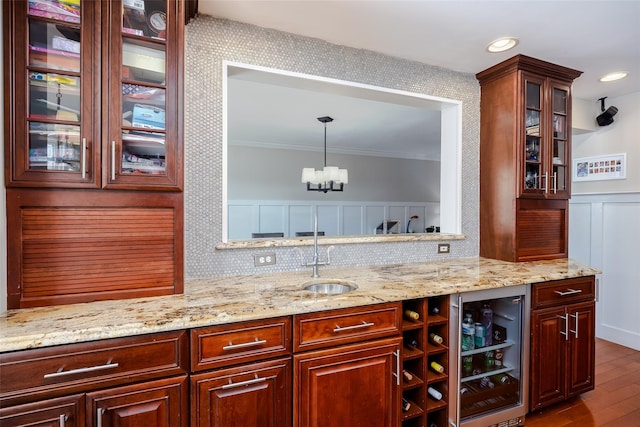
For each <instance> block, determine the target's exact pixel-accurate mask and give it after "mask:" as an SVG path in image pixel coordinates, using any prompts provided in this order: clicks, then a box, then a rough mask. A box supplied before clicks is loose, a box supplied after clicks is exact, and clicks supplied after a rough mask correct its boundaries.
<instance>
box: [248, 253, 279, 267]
mask: <svg viewBox="0 0 640 427" xmlns="http://www.w3.org/2000/svg"><path fill="white" fill-rule="evenodd" d="M275 263H276V254H264V255H254V256H253V265H255V266H256V267H262V266H263V265H274V264H275Z"/></svg>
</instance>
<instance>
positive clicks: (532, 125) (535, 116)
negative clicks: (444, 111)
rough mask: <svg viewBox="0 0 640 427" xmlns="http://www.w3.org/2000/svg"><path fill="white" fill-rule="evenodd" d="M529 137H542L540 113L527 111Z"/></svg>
mask: <svg viewBox="0 0 640 427" xmlns="http://www.w3.org/2000/svg"><path fill="white" fill-rule="evenodd" d="M526 128H527V135H535V136H540V111H535V110H527V117H526Z"/></svg>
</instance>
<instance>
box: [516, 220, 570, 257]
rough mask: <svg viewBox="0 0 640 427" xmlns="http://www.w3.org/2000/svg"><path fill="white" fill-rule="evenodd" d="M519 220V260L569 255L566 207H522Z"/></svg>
mask: <svg viewBox="0 0 640 427" xmlns="http://www.w3.org/2000/svg"><path fill="white" fill-rule="evenodd" d="M517 221H518V225H517V228H518V230H517V236H518V260H519V261H526V260H533V259H549V258H564V257H566V256H567V240H566V239H567V234H566V229H567V228H566V227H567V226H566V222H565V221H566V210H565V209H522V210H521V211H520V212H519V213H518V220H517Z"/></svg>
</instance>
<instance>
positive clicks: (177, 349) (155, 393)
mask: <svg viewBox="0 0 640 427" xmlns="http://www.w3.org/2000/svg"><path fill="white" fill-rule="evenodd" d="M187 368H188V352H187V338H186V333H185V332H168V333H161V334H154V335H146V336H140V337H129V338H118V339H112V340H105V341H98V342H91V343H82V344H70V345H64V346H58V347H48V348H41V349H33V350H25V351H19V352H12V353H2V354H0V408H2V409H0V426H16V425H57V426H59V425H72V426H73V425H77V426H84V425H87V426H106V425H122V424H123V423H127V422H130V423H131V422H132V423H133V424H135V425H158V426H172V427H185V426H186V425H187V421H188V417H186V416H185V414H186V411H187V389H186V384H187Z"/></svg>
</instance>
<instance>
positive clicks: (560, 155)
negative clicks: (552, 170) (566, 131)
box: [552, 139, 567, 165]
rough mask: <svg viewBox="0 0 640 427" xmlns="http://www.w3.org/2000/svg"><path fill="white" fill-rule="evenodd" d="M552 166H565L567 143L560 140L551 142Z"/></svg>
mask: <svg viewBox="0 0 640 427" xmlns="http://www.w3.org/2000/svg"><path fill="white" fill-rule="evenodd" d="M552 162H553V164H554V165H566V164H567V141H565V140H562V139H554V140H553V159H552Z"/></svg>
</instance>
